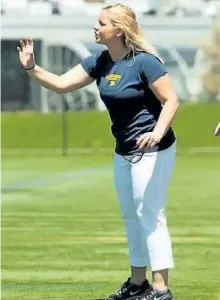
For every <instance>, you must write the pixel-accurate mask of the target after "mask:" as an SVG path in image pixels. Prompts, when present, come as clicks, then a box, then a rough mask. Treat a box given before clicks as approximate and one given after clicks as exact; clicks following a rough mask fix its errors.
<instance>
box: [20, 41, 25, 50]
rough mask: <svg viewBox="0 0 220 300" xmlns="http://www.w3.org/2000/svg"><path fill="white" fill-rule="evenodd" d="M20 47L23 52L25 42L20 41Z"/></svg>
mask: <svg viewBox="0 0 220 300" xmlns="http://www.w3.org/2000/svg"><path fill="white" fill-rule="evenodd" d="M20 46H21V51H23V49H24V47H25V43H24V41H23V40H20Z"/></svg>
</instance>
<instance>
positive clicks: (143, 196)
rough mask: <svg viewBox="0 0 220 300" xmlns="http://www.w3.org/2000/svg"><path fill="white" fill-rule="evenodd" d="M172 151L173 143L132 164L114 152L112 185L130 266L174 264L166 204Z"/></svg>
mask: <svg viewBox="0 0 220 300" xmlns="http://www.w3.org/2000/svg"><path fill="white" fill-rule="evenodd" d="M175 153H176V143H174V144H173V145H172V146H170V147H169V148H168V149H166V150H162V151H159V152H152V153H145V154H144V155H143V157H142V159H141V160H140V161H139V162H137V163H135V164H132V163H131V162H129V161H127V160H126V159H125V158H124V157H123V156H121V155H118V154H117V153H115V156H114V180H115V187H116V191H117V194H118V199H119V204H120V208H121V213H122V218H123V220H124V224H125V229H126V235H127V241H128V248H129V257H130V263H131V266H133V267H145V266H149V267H150V268H151V270H152V271H159V270H164V269H170V268H173V267H174V263H173V254H172V245H171V240H170V235H169V232H168V228H167V221H166V216H165V205H166V201H167V192H168V185H169V182H170V178H171V174H172V170H173V167H174V161H175ZM127 158H129V156H127Z"/></svg>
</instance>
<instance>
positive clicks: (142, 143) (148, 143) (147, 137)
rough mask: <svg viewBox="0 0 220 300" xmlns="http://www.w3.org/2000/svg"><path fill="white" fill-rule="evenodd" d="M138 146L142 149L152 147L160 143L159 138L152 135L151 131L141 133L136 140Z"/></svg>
mask: <svg viewBox="0 0 220 300" xmlns="http://www.w3.org/2000/svg"><path fill="white" fill-rule="evenodd" d="M136 144H137V146H138V148H139V149H140V150H141V149H143V148H146V149H150V148H152V147H154V146H156V145H157V144H158V140H157V139H156V138H155V136H154V135H152V133H151V132H149V133H145V134H143V135H141V136H140V137H139V138H138V139H137V142H136Z"/></svg>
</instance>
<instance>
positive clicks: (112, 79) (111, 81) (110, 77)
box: [105, 74, 121, 86]
mask: <svg viewBox="0 0 220 300" xmlns="http://www.w3.org/2000/svg"><path fill="white" fill-rule="evenodd" d="M105 78H106V79H107V80H108V81H109V85H110V86H114V85H115V84H116V82H117V81H118V80H120V79H121V75H118V74H111V75H108V76H106V77H105Z"/></svg>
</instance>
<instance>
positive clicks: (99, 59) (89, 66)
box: [81, 50, 109, 79]
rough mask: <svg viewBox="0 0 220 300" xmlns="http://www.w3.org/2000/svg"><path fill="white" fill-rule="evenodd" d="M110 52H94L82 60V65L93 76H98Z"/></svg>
mask: <svg viewBox="0 0 220 300" xmlns="http://www.w3.org/2000/svg"><path fill="white" fill-rule="evenodd" d="M108 58H109V54H108V51H107V50H103V51H101V52H98V53H95V54H92V55H90V56H88V57H86V58H85V59H83V60H82V61H81V66H82V67H83V68H84V70H85V71H86V72H87V73H88V74H89V75H90V76H91V77H93V78H95V79H96V78H97V77H98V76H99V74H100V72H101V66H102V65H103V64H105V63H106V62H107V60H108Z"/></svg>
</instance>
